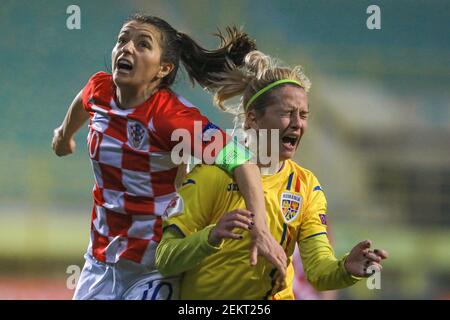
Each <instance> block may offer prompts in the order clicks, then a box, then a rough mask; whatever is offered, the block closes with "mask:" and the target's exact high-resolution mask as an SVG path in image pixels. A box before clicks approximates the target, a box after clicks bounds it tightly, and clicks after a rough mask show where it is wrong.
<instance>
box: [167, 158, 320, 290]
mask: <svg viewBox="0 0 450 320" xmlns="http://www.w3.org/2000/svg"><path fill="white" fill-rule="evenodd" d="M262 179H263V187H264V193H265V199H266V210H267V224H268V226H269V229H270V231H271V233H272V235H273V236H274V237H275V239H276V240H277V241H278V242H279V243H280V244H281V246H282V247H283V248H284V249H285V252H286V254H287V256H288V257H291V256H292V254H293V252H294V247H295V243H296V242H297V241H301V240H303V239H306V238H309V237H313V236H315V235H320V234H325V233H326V208H327V204H326V199H325V196H324V193H323V191H322V188H321V187H320V184H319V182H318V180H317V179H316V177H315V176H314V175H313V174H312V172H311V171H309V170H306V169H304V168H302V167H300V166H299V165H297V164H296V163H295V162H293V161H290V160H288V161H285V163H284V166H283V168H282V169H281V170H280V172H278V173H277V174H274V175H272V176H263V178H262ZM178 194H179V197H178V199H176V200H174V201H173V202H172V205H169V208H168V210H167V211H166V214H167V216H166V218H165V222H164V227H167V226H170V225H172V226H173V225H175V226H176V227H178V229H179V230H180V231H181V232H182V233H183V234H184V235H185V236H188V235H191V234H193V233H196V232H198V231H200V230H203V229H204V228H205V227H207V226H209V225H212V224H215V223H216V222H218V220H219V219H220V217H221V216H222V214H224V213H226V212H228V211H232V210H234V209H237V208H245V203H244V199H243V197H242V196H241V194H240V193H239V191H238V187H237V184H235V183H234V181H233V180H232V178H231V177H229V176H228V175H227V174H226V173H225V172H223V171H222V170H220V169H218V168H217V167H215V166H206V165H200V166H197V167H195V168H194V170H193V171H192V172H191V173H189V175H188V176H187V177H186V179H185V181H184V183H183V185H182V187H181V188H180V189H179V190H178ZM238 232H242V233H243V236H244V238H243V239H242V240H229V239H227V240H225V241H224V242H223V244H222V246H221V249H220V250H218V251H217V252H215V253H213V254H211V255H209V256H207V257H206V258H205V259H203V261H202V262H201V263H200V264H198V265H197V266H195V267H194V268H193V269H190V270H188V271H187V272H185V273H184V276H183V280H182V286H181V299H267V298H269V299H271V298H274V299H293V298H294V296H293V293H292V279H293V276H294V274H293V267H292V262H291V259H289V265H288V274H287V283H288V285H289V287H288V288H287V289H286V290H283V291H282V292H279V293H277V294H275V295H274V296H273V292H272V291H273V277H274V273H275V269H274V268H273V266H272V265H271V264H269V263H268V262H267V260H265V259H264V258H262V257H259V259H258V264H257V265H256V266H255V267H252V266H250V262H249V261H250V252H249V248H250V243H251V239H250V234H249V233H248V232H247V231H244V230H239V231H238Z"/></svg>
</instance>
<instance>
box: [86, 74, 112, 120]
mask: <svg viewBox="0 0 450 320" xmlns="http://www.w3.org/2000/svg"><path fill="white" fill-rule="evenodd" d="M111 81H112V76H111V75H110V74H108V73H106V72H97V73H96V74H94V75H93V76H92V77H90V78H89V80H88V82H87V83H86V85H85V86H84V88H83V93H82V102H83V107H84V109H85V110H86V111H87V112H92V109H91V106H92V101H93V99H94V97H95V98H97V99H98V98H102V97H105V94H107V95H108V96H110V95H111V90H112V84H111ZM105 100H106V99H105ZM106 102H107V103H109V101H106Z"/></svg>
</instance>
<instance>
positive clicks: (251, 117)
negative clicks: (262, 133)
mask: <svg viewBox="0 0 450 320" xmlns="http://www.w3.org/2000/svg"><path fill="white" fill-rule="evenodd" d="M244 128H245V129H255V130H258V129H259V126H258V123H257V121H256V113H255V111H254V110H250V111H249V112H247V114H246V115H245V125H244Z"/></svg>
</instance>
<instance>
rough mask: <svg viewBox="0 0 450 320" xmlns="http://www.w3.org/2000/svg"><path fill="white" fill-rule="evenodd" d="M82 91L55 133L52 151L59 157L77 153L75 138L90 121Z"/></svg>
mask: <svg viewBox="0 0 450 320" xmlns="http://www.w3.org/2000/svg"><path fill="white" fill-rule="evenodd" d="M82 93H83V90H82V91H80V92H79V93H78V94H77V96H76V97H75V99H74V100H73V102H72V104H71V105H70V107H69V110H67V114H66V117H65V118H64V121H63V122H62V124H61V125H60V126H59V127H58V128H56V129H55V130H54V131H53V140H52V149H53V151H54V152H55V154H56V155H57V156H59V157H62V156H65V155H68V154H71V153H73V152H75V147H76V144H75V140H74V139H73V136H74V135H75V133H76V132H77V131H78V130H79V129H80V128H81V126H82V125H83V124H84V123H85V122H86V121H87V120H88V119H89V113H88V112H87V111H86V110H85V109H84V107H83V102H82V98H81V97H82Z"/></svg>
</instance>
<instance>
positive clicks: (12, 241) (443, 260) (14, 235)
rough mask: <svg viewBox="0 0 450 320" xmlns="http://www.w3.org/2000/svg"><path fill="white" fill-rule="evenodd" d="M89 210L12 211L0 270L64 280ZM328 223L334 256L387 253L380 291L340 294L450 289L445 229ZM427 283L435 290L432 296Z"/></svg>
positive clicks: (2, 234)
mask: <svg viewBox="0 0 450 320" xmlns="http://www.w3.org/2000/svg"><path fill="white" fill-rule="evenodd" d="M16 210H18V211H16ZM89 212H90V210H89V208H88V207H85V208H80V209H79V210H75V209H64V208H61V209H60V210H57V211H53V212H52V211H51V210H50V209H47V210H42V209H40V210H33V214H26V213H24V212H20V209H15V210H13V209H11V211H10V212H9V214H8V215H4V218H3V219H2V224H1V226H0V273H2V274H3V275H9V276H11V277H14V276H17V275H21V276H36V277H37V278H39V277H41V278H42V277H50V278H52V277H53V278H55V277H56V278H60V279H64V277H67V276H68V275H67V274H66V270H67V267H68V266H69V265H78V266H80V267H82V264H83V254H84V252H85V250H86V248H87V245H88V239H89V226H90V222H89V219H90V214H89ZM18 217H20V218H18ZM331 225H332V235H333V238H334V243H335V245H334V247H335V251H336V255H337V256H341V255H343V254H344V253H345V252H346V251H347V250H349V249H350V248H352V247H353V245H354V244H356V243H357V242H359V241H361V240H364V239H371V240H372V241H374V245H375V247H378V248H384V249H386V250H388V251H389V253H390V258H389V259H388V260H387V261H386V262H385V263H384V271H383V273H382V290H368V289H367V287H366V284H365V281H361V283H359V284H358V285H356V286H355V287H353V288H349V289H345V290H342V291H340V292H339V295H340V297H341V298H355V297H358V298H363V299H364V298H367V299H368V298H371V299H381V298H396V297H400V296H401V297H404V298H440V297H444V296H445V295H446V294H447V295H448V294H449V293H450V292H446V291H445V281H450V279H448V278H447V279H445V278H444V279H443V278H442V277H441V278H439V276H441V275H444V274H445V273H446V272H447V271H448V270H449V269H450V254H449V250H448V244H449V243H450V234H449V233H448V232H446V230H445V229H439V228H428V229H422V228H421V229H418V228H405V227H402V228H399V227H398V226H395V225H390V226H370V225H366V224H362V225H357V224H352V225H351V226H348V225H346V224H343V223H339V222H337V221H336V222H335V221H333V220H332V221H331ZM438 279H440V280H438ZM61 281H62V280H61ZM429 287H433V288H434V290H436V288H438V290H437V291H436V292H435V293H434V294H433V295H430V294H431V293H429V292H428V291H429V290H428V289H429Z"/></svg>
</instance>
